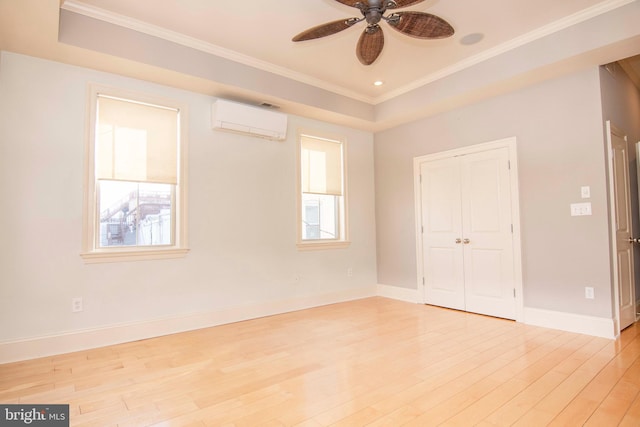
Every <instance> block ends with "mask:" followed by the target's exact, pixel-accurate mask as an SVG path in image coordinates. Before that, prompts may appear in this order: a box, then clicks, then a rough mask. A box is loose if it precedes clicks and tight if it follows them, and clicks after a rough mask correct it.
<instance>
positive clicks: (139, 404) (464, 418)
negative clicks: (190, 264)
mask: <svg viewBox="0 0 640 427" xmlns="http://www.w3.org/2000/svg"><path fill="white" fill-rule="evenodd" d="M0 401H2V402H3V403H26V402H29V403H45V404H46V403H50V404H53V403H67V404H69V405H70V406H69V407H70V415H71V425H72V426H74V427H78V426H100V427H105V426H120V427H122V426H136V427H140V426H158V427H159V426H163V427H166V426H172V427H173V426H200V427H202V426H217V427H220V426H233V427H241V426H252V427H253V426H300V427H318V426H364V425H368V426H372V427H380V426H393V427H396V426H420V427H424V426H431V425H437V424H440V425H445V426H464V427H466V426H468V425H477V426H484V427H489V426H493V427H495V426H518V425H520V426H528V425H533V426H542V425H558V426H560V425H582V424H585V425H593V426H604V425H616V424H618V423H619V425H621V426H637V425H640V327H638V325H637V324H635V325H633V326H631V327H630V328H628V329H626V330H625V331H623V333H622V334H621V336H620V337H619V338H618V339H617V340H615V341H614V340H607V339H603V338H595V337H590V336H585V335H579V334H571V333H568V332H562V331H558V330H551V329H545V328H537V327H532V326H527V325H523V324H519V323H515V322H512V321H507V320H503V319H495V318H491V317H487V316H480V315H475V314H470V313H464V312H459V311H455V310H448V309H443V308H438V307H432V306H425V305H419V304H411V303H406V302H401V301H394V300H390V299H385V298H379V297H376V298H366V299H362V300H356V301H350V302H345V303H341V304H332V305H328V306H323V307H317V308H313V309H308V310H301V311H298V312H292V313H286V314H282V315H277V316H270V317H266V318H262V319H255V320H249V321H245V322H239V323H234V324H229V325H221V326H218V327H214V328H206V329H201V330H197V331H190V332H185V333H181V334H174V335H169V336H165V337H158V338H153V339H148V340H142V341H137V342H131V343H125V344H120V345H115V346H109V347H105V348H100V349H93V350H87V351H82V352H76V353H71V354H64V355H57V356H53V357H47V358H42V359H37V360H31V361H24V362H17V363H12V364H5V365H0Z"/></svg>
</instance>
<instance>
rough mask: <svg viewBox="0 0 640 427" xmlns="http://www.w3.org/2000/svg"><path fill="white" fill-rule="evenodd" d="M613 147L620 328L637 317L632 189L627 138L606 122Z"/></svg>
mask: <svg viewBox="0 0 640 427" xmlns="http://www.w3.org/2000/svg"><path fill="white" fill-rule="evenodd" d="M607 130H608V137H609V144H610V149H611V159H610V161H611V171H610V173H611V175H612V178H613V179H612V180H611V181H612V183H613V200H612V201H613V208H614V209H613V215H614V219H615V221H613V226H615V242H614V250H615V254H616V256H615V260H614V263H615V264H614V266H613V267H614V271H615V273H614V276H615V277H614V281H615V284H614V286H616V290H615V294H616V297H617V300H618V310H617V311H618V318H619V324H620V325H619V326H620V330H622V329H624V328H626V327H627V326H630V325H631V324H633V323H634V322H635V320H636V311H635V297H634V287H635V284H634V277H635V274H634V266H633V259H634V255H633V250H634V249H633V244H634V242H635V241H636V240H635V239H634V238H633V230H632V226H631V225H632V219H631V218H632V217H631V190H630V182H629V179H630V175H629V147H628V145H627V137H626V136H625V135H622V134H621V133H620V132H618V131H617V130H615V129H614V128H612V126H611V124H610V123H609V122H607Z"/></svg>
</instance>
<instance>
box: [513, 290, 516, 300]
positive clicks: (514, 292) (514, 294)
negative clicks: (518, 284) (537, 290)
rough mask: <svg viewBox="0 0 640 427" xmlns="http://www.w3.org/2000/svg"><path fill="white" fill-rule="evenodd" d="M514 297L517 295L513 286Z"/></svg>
mask: <svg viewBox="0 0 640 427" xmlns="http://www.w3.org/2000/svg"><path fill="white" fill-rule="evenodd" d="M513 297H514V298H515V297H516V288H513Z"/></svg>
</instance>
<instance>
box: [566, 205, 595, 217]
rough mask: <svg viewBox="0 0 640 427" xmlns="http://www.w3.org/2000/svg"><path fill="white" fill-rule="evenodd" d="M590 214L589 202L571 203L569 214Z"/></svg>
mask: <svg viewBox="0 0 640 427" xmlns="http://www.w3.org/2000/svg"><path fill="white" fill-rule="evenodd" d="M585 215H591V203H590V202H586V203H571V216H585Z"/></svg>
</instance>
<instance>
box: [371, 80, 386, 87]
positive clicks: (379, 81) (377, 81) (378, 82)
mask: <svg viewBox="0 0 640 427" xmlns="http://www.w3.org/2000/svg"><path fill="white" fill-rule="evenodd" d="M383 84H384V82H383V81H382V80H376V81H375V82H373V85H374V86H382V85H383Z"/></svg>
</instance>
